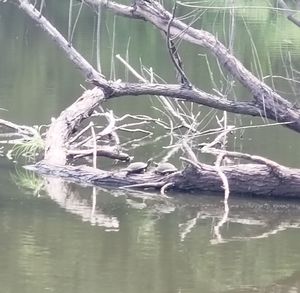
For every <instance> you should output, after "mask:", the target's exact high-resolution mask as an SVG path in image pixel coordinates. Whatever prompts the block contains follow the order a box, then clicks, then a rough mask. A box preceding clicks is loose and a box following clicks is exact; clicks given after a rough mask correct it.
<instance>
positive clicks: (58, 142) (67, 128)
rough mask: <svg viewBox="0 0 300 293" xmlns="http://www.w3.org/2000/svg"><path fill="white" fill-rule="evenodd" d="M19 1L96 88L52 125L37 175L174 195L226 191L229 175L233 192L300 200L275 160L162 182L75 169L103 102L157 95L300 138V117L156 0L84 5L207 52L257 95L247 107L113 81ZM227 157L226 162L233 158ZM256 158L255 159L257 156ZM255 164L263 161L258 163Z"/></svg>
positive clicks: (186, 173) (294, 173)
mask: <svg viewBox="0 0 300 293" xmlns="http://www.w3.org/2000/svg"><path fill="white" fill-rule="evenodd" d="M14 2H15V3H16V4H17V5H18V7H19V8H20V9H21V10H22V11H23V12H25V13H26V14H27V15H28V16H29V17H30V18H31V19H32V20H33V21H34V22H35V23H36V24H37V25H38V26H39V27H41V29H42V30H44V31H45V32H46V33H47V34H48V35H49V36H50V37H51V39H52V40H53V41H54V42H55V43H56V44H57V45H58V46H59V47H60V48H61V49H62V50H63V51H64V52H65V53H66V55H67V57H68V58H69V59H70V60H71V61H72V62H73V63H74V64H75V65H76V66H77V67H78V68H79V69H80V70H81V72H82V73H83V75H84V76H85V78H86V79H87V80H88V81H90V82H91V83H92V84H93V85H94V86H96V87H95V88H94V89H92V90H88V91H86V92H85V93H84V94H83V95H82V97H80V98H79V99H78V100H77V101H76V102H75V103H74V104H73V105H71V106H70V107H69V108H67V109H66V110H65V111H63V112H62V113H61V115H60V116H59V117H58V118H57V119H56V120H54V121H52V124H51V126H50V128H49V130H48V133H47V138H46V148H45V156H44V160H43V161H41V162H40V163H38V164H36V165H35V166H34V167H33V168H34V169H35V170H37V171H39V172H41V173H45V174H50V175H55V176H61V177H64V178H69V179H71V180H76V181H80V182H85V183H90V184H95V185H113V186H129V185H131V186H132V185H134V186H135V187H143V188H151V187H154V188H163V189H167V188H172V189H174V190H180V191H212V192H223V184H224V181H223V180H222V179H221V177H220V171H221V172H222V173H223V174H224V175H225V176H226V178H227V180H228V184H229V187H230V191H231V192H232V193H243V194H245V193H246V194H253V195H260V196H261V195H264V196H272V197H279V196H280V197H285V196H287V197H298V196H299V195H300V170H298V169H290V168H287V167H283V166H280V165H278V164H276V163H275V162H271V163H270V161H268V160H258V161H259V163H258V164H253V163H250V164H238V165H231V166H220V168H219V169H220V170H219V171H218V170H217V168H216V167H215V166H210V165H206V164H201V163H199V162H197V163H195V164H191V165H188V166H187V167H186V168H185V169H184V170H181V171H179V172H176V173H174V174H171V175H168V176H161V175H157V174H155V173H154V172H152V171H151V170H150V171H149V172H146V173H144V174H132V175H127V174H126V172H124V171H122V170H121V171H120V172H118V171H117V172H107V171H102V170H99V169H96V168H91V167H86V166H77V167H74V166H70V165H68V164H69V163H70V157H72V149H71V148H70V143H69V140H70V137H71V135H73V134H74V133H76V132H77V129H78V126H79V125H80V124H81V122H82V121H83V120H84V119H87V118H89V117H90V116H91V114H92V113H93V111H94V109H95V108H96V107H97V106H98V105H99V104H100V103H103V102H104V101H105V100H107V99H111V98H115V97H121V96H128V95H145V94H149V95H163V96H168V97H171V98H175V99H178V98H179V99H181V100H185V101H189V102H193V103H198V104H202V105H206V106H209V107H213V108H216V109H220V110H224V111H228V112H233V113H239V114H246V115H251V116H261V117H266V118H268V119H272V120H274V121H276V122H280V123H282V124H284V125H285V126H286V127H288V128H290V129H293V130H295V131H296V132H300V110H299V109H298V108H296V107H295V106H294V105H292V104H291V103H290V102H289V101H288V100H286V99H285V98H284V97H282V96H281V95H279V94H278V93H276V92H275V91H274V90H273V89H271V88H270V87H269V86H267V85H266V84H265V83H263V82H262V81H260V80H259V79H258V78H256V77H255V76H254V75H253V74H252V73H251V72H250V71H249V70H247V69H246V68H245V67H244V66H243V65H242V64H241V62H240V61H239V60H237V59H236V58H235V57H234V56H233V55H232V54H230V52H229V51H228V50H227V48H226V47H225V46H224V45H223V44H222V43H221V42H220V41H219V40H217V39H216V37H214V36H213V35H212V34H211V33H209V32H207V31H204V30H198V29H194V28H192V27H191V26H188V25H186V24H185V23H183V22H182V21H180V20H178V19H176V18H174V16H173V15H172V14H171V13H169V12H168V11H166V10H165V9H164V7H162V6H161V5H160V4H159V3H158V2H156V1H154V0H147V1H145V0H137V1H136V5H135V7H130V6H126V5H121V4H118V3H115V2H113V1H105V0H85V1H84V2H86V3H88V4H90V5H92V6H93V7H95V8H98V6H99V5H101V6H103V7H106V8H108V9H110V10H111V11H112V12H113V13H116V14H118V15H122V16H125V17H130V18H133V19H138V20H143V21H148V22H150V23H152V24H153V25H154V26H155V27H156V28H158V29H159V30H160V31H162V32H164V33H165V34H170V36H171V37H175V36H178V35H180V37H181V38H182V39H183V40H185V41H187V42H190V43H193V44H196V45H198V46H201V47H204V48H206V49H207V50H208V51H209V52H210V53H212V54H213V55H214V56H215V57H216V58H217V59H218V61H219V62H220V64H221V65H222V66H223V67H224V68H225V69H226V70H227V71H228V72H229V73H230V74H231V75H232V76H233V77H234V78H235V79H236V80H238V81H239V82H240V83H241V84H242V85H243V86H244V87H245V88H246V89H248V90H249V92H250V93H251V96H252V100H250V101H248V102H239V101H235V100H233V99H232V100H230V99H225V98H224V97H222V96H218V95H212V94H209V93H206V92H204V91H202V90H200V89H198V88H197V87H196V86H194V85H191V86H190V87H185V86H184V85H182V84H181V85H180V84H179V85H178V84H153V83H145V84H141V83H124V82H116V81H108V80H106V78H105V77H104V76H103V75H101V74H100V73H99V72H98V71H97V70H95V69H94V68H93V66H91V65H90V64H89V63H88V62H87V61H86V60H85V59H84V58H83V57H82V56H81V55H80V54H79V53H78V52H77V51H76V50H75V48H74V47H73V46H72V45H71V44H69V42H68V41H67V40H66V39H65V38H64V37H63V36H62V35H61V34H60V33H59V32H58V31H57V30H56V29H55V27H53V26H52V24H51V23H50V22H49V21H48V20H47V19H46V18H45V17H43V16H41V15H40V12H39V11H37V10H36V9H35V8H34V7H33V6H32V5H31V4H30V3H29V2H28V1H23V0H18V1H14ZM97 152H98V150H97ZM97 152H94V153H97ZM99 152H100V151H99ZM223 155H224V156H226V153H224V154H223ZM109 156H110V155H109ZM111 157H114V158H117V159H120V160H127V159H128V158H129V156H128V155H127V154H123V153H121V151H120V150H118V149H115V150H114V151H112V152H111ZM249 159H250V160H252V158H251V157H250V158H249ZM254 161H257V160H255V159H254ZM195 165H196V166H195Z"/></svg>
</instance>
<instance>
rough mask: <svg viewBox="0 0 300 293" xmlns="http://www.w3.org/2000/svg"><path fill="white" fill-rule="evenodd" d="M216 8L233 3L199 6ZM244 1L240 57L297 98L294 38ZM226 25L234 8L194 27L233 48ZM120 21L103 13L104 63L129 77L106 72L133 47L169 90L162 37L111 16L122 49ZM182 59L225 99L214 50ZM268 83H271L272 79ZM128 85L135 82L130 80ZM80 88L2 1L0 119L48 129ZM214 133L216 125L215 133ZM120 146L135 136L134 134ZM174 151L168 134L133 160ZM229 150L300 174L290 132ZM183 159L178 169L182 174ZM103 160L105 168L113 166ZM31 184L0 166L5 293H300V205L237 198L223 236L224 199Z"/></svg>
mask: <svg viewBox="0 0 300 293" xmlns="http://www.w3.org/2000/svg"><path fill="white" fill-rule="evenodd" d="M46 2H47V9H46V13H47V15H48V16H49V18H50V19H51V21H52V22H53V23H55V24H56V25H57V27H58V28H59V29H60V30H61V31H62V32H63V33H64V34H66V32H67V17H66V16H67V11H68V2H67V1H46ZM212 2H214V5H215V6H224V2H226V1H201V2H199V3H200V4H201V5H202V6H208V5H209V3H212ZM235 2H237V1H235ZM254 2H255V4H254ZM287 2H288V1H287ZM293 3H294V2H293V1H289V4H291V5H292V4H293ZM227 5H228V6H231V5H232V1H227ZM236 5H240V6H242V5H247V6H251V5H257V6H258V7H257V8H255V9H251V7H248V8H247V9H236V10H235V26H234V42H233V43H234V46H233V51H234V52H235V55H236V56H238V57H239V58H240V60H241V61H242V62H243V63H244V64H245V65H246V66H247V68H249V69H251V71H253V72H254V73H255V74H256V75H257V76H260V77H261V78H262V77H264V78H265V81H266V82H267V83H269V84H270V85H272V86H273V85H274V86H275V88H276V89H277V90H278V91H279V92H280V93H282V94H283V95H284V96H285V97H287V98H289V99H290V100H291V101H293V102H296V101H297V94H298V92H299V87H298V86H297V84H296V85H295V84H294V85H292V84H291V83H290V82H289V81H288V80H287V79H281V78H276V76H280V75H284V76H287V75H288V77H290V78H292V77H293V78H297V77H298V75H297V70H298V71H299V70H300V69H299V64H300V54H299V52H300V38H299V28H298V27H296V26H295V25H293V24H291V23H290V22H288V21H287V20H286V19H285V17H284V16H282V15H280V14H277V13H276V12H275V11H272V10H270V9H265V8H263V7H262V6H264V5H266V1H246V0H245V1H238V4H237V3H236ZM76 7H77V8H78V6H76ZM180 9H181V10H179V12H181V13H183V9H182V8H180ZM94 22H95V16H94V14H93V13H91V12H90V10H89V9H87V8H84V9H83V11H82V14H81V16H80V18H79V22H78V27H77V30H76V33H75V36H74V42H73V43H74V46H76V48H79V49H80V51H81V52H82V53H83V54H84V56H85V57H86V58H87V59H88V60H90V61H91V62H95V60H96V54H95V40H93V31H94ZM229 22H230V17H229V10H222V9H214V10H208V11H207V12H206V13H205V14H203V15H202V16H201V17H200V19H199V20H198V21H197V22H196V23H195V26H197V27H203V28H205V29H207V30H208V31H214V32H216V33H217V34H218V38H219V39H221V40H222V41H223V42H224V43H226V44H228V31H227V30H226V29H224V27H225V26H227V25H228V24H229ZM113 24H114V18H113V16H112V14H109V13H108V14H106V13H103V14H102V23H101V28H102V30H101V60H102V64H101V65H102V70H103V73H104V74H105V75H106V76H107V77H109V76H110V75H112V76H113V75H115V77H116V78H122V79H124V78H125V79H126V76H127V75H125V77H124V74H125V73H126V72H125V69H124V67H123V66H122V65H121V64H120V63H119V62H118V61H117V60H115V66H114V68H115V70H111V55H112V48H113V49H114V54H120V55H121V56H122V57H125V55H126V47H127V45H128V39H129V38H130V42H129V60H130V64H131V65H132V66H134V67H135V68H140V66H141V63H142V64H143V65H144V66H146V67H150V66H151V67H152V68H153V70H154V71H155V72H156V73H157V74H158V75H160V76H161V77H162V78H163V79H165V80H166V81H168V82H174V81H175V77H174V72H173V70H172V67H171V63H170V60H169V56H168V54H167V50H166V48H165V41H163V40H162V38H161V35H160V34H159V33H158V32H157V31H156V30H155V29H153V28H152V27H151V26H148V25H147V24H146V23H144V22H133V21H129V20H126V19H122V18H115V27H116V30H115V35H116V38H115V42H114V46H113V43H112V42H113V41H112V39H111V32H112V31H113ZM249 32H250V33H251V34H249ZM252 44H255V46H256V49H254V47H253V46H252ZM181 52H182V57H183V59H184V61H185V62H184V63H185V69H186V72H187V73H188V75H189V77H190V78H191V80H193V81H194V82H195V83H197V84H198V86H201V88H203V89H205V90H207V91H209V92H214V90H213V88H215V89H216V87H217V90H219V91H222V90H224V88H222V86H223V84H224V77H222V75H221V74H220V73H218V66H217V64H216V63H215V62H214V60H213V58H211V57H208V62H209V65H210V67H211V68H212V69H213V72H214V74H215V75H214V83H213V82H212V81H211V78H210V77H211V76H209V73H208V65H207V64H208V63H207V62H206V59H205V58H204V57H203V54H204V53H206V52H205V51H203V50H199V49H198V48H195V47H194V46H188V45H186V44H182V46H181ZM199 54H200V55H199ZM289 60H291V63H292V64H293V68H294V69H295V71H293V72H291V70H290V67H289V66H288V65H289ZM269 75H273V76H274V78H273V82H272V80H271V79H270V78H269V77H268V76H269ZM128 79H129V80H132V81H135V78H134V77H133V76H132V75H130V74H129V75H128ZM199 81H200V82H199ZM80 84H82V85H84V86H85V87H88V86H89V85H88V84H86V83H85V81H84V78H83V77H82V76H81V75H80V73H79V72H78V71H77V70H76V69H75V68H74V66H73V65H72V64H71V63H69V62H68V61H67V60H66V58H65V56H64V54H63V53H62V52H60V51H59V50H58V49H57V48H56V47H55V46H54V45H53V44H52V43H51V42H50V41H49V40H48V39H47V37H46V36H45V35H44V34H43V33H41V32H40V30H39V29H38V28H36V27H35V26H34V25H33V24H32V23H31V21H30V20H29V19H28V18H27V17H24V15H22V13H20V12H19V11H18V10H17V9H16V7H14V6H13V5H8V4H3V3H0V108H5V109H7V111H1V112H0V116H1V118H4V119H9V120H12V121H14V122H16V123H21V124H28V125H34V124H48V123H49V121H50V119H51V117H56V116H57V115H59V113H60V112H61V111H62V110H63V109H64V108H65V107H66V106H68V105H70V104H71V103H72V102H73V101H74V100H75V99H76V98H77V97H79V96H80V95H81V93H82V89H81V87H80ZM232 94H233V92H232ZM235 95H236V97H237V98H239V99H245V98H247V96H248V93H247V92H246V91H245V90H243V89H242V88H241V87H240V86H238V84H237V85H236V87H235ZM153 105H154V106H158V105H159V103H158V102H157V101H156V100H155V99H151V98H149V97H128V98H122V99H116V100H112V101H110V102H108V103H107V104H105V107H107V108H109V109H113V110H114V112H115V113H116V114H118V115H122V114H125V113H140V114H148V115H154V116H155V115H158V114H157V112H156V111H155V110H154V109H153V107H152V106H153ZM194 110H195V111H201V112H203V115H205V113H207V112H208V109H206V108H205V107H199V108H195V109H194ZM234 118H236V123H237V125H239V126H246V125H250V124H253V123H254V124H265V121H262V120H261V119H252V118H249V117H243V118H242V119H240V118H239V117H236V116H233V115H229V119H230V123H233V121H234ZM206 123H207V121H204V122H203V126H204V124H206ZM213 125H215V122H213V121H212V122H211V124H209V125H208V126H207V127H209V126H213ZM161 134H165V131H164V130H162V129H156V130H155V135H161ZM129 138H130V137H129ZM121 139H124V140H128V134H124V135H122V136H121ZM169 142H170V141H169V138H166V139H162V140H159V141H157V142H155V143H149V144H147V145H145V146H141V147H138V148H135V149H131V150H130V152H131V154H132V155H134V156H135V157H136V159H143V158H144V157H145V156H146V157H150V156H157V154H158V153H160V152H162V154H165V153H166V150H165V149H163V146H166V145H168V144H169ZM232 147H234V148H235V149H236V150H243V151H246V152H250V153H253V154H257V155H263V156H267V157H268V158H270V159H273V160H276V161H278V162H280V163H283V164H286V165H288V166H294V167H299V166H300V158H299V156H298V155H297V153H298V149H299V147H300V139H299V135H295V133H293V132H292V131H290V130H287V129H285V128H283V127H268V128H260V129H249V130H245V131H243V132H242V133H239V135H238V136H236V138H235V140H234V141H233V142H232ZM178 156H179V154H178V155H176V156H174V157H173V158H172V160H173V161H174V162H175V163H176V164H178V166H179V167H180V164H181V163H179V161H178ZM204 159H206V158H204ZM99 162H100V164H101V163H102V160H100V161H99ZM103 164H104V165H105V167H106V168H109V167H110V164H111V162H108V161H103ZM25 175H26V174H25ZM25 175H24V171H23V170H22V168H21V164H17V163H15V162H13V161H11V160H8V159H7V158H6V157H1V156H0V186H1V190H0V293H26V292H30V293H35V292H67V293H68V292H70V293H71V292H72V293H75V292H86V293H89V292H114V293H117V292H128V293H134V292H143V293H146V292H149V293H150V292H158V293H167V292H170V293H171V292H172V293H173V292H178V293H179V292H298V291H299V289H300V253H299V246H298V245H299V241H300V232H299V227H300V202H297V201H296V202H284V201H271V200H266V199H253V198H231V199H230V202H229V207H230V212H229V216H228V221H227V223H226V224H225V225H224V226H223V227H222V228H221V229H220V231H219V232H220V233H219V236H218V237H216V235H215V234H214V233H213V231H214V227H215V226H216V225H217V223H218V222H219V221H220V219H221V218H222V216H223V203H222V197H221V196H216V195H209V194H201V195H200V194H193V195H184V194H172V195H171V197H170V198H162V197H160V196H159V195H158V194H156V193H142V192H125V191H121V190H118V189H112V190H106V189H101V188H97V189H94V190H93V188H92V187H84V186H79V185H76V184H73V183H66V182H63V181H62V180H60V179H55V178H46V179H42V178H40V183H41V184H43V188H41V189H38V190H36V191H34V190H33V189H30V188H25V187H24V178H25V177H24V176H25ZM26 176H32V175H30V174H29V173H28V174H27V175H26ZM22 179H23V181H22Z"/></svg>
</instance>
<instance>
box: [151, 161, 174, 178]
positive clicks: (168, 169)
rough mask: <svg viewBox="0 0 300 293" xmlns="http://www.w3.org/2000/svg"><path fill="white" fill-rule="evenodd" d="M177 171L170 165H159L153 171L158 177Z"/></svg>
mask: <svg viewBox="0 0 300 293" xmlns="http://www.w3.org/2000/svg"><path fill="white" fill-rule="evenodd" d="M177 171H178V169H177V168H176V167H175V166H174V165H173V164H171V163H159V164H158V165H157V167H156V169H155V170H154V172H155V173H156V174H159V175H168V174H171V173H175V172H177Z"/></svg>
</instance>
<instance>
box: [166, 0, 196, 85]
mask: <svg viewBox="0 0 300 293" xmlns="http://www.w3.org/2000/svg"><path fill="white" fill-rule="evenodd" d="M176 8H177V1H176V0H175V2H174V6H173V11H172V17H171V18H170V20H169V23H168V27H167V32H166V38H167V47H168V51H169V54H170V57H171V60H172V62H173V64H174V66H175V68H176V70H177V73H178V75H179V76H180V81H181V83H182V84H183V86H185V87H187V88H192V84H191V82H190V81H189V80H188V78H187V76H186V74H185V73H184V71H183V68H182V61H181V58H180V56H179V54H178V51H177V49H176V46H175V44H174V42H173V40H171V38H170V36H171V33H170V28H171V25H172V22H173V20H174V18H175V13H176Z"/></svg>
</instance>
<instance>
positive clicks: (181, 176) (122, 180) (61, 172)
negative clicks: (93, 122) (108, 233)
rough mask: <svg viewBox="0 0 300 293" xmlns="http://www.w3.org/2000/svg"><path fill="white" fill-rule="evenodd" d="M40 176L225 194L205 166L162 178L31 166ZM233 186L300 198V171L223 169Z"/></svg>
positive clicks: (256, 193) (258, 167)
mask: <svg viewBox="0 0 300 293" xmlns="http://www.w3.org/2000/svg"><path fill="white" fill-rule="evenodd" d="M27 168H29V169H31V170H35V171H38V172H39V173H42V174H46V175H51V176H59V177H63V178H67V179H68V180H71V181H75V182H82V183H85V184H92V185H98V186H113V187H124V186H127V187H130V186H131V187H136V188H154V189H161V188H162V187H163V186H165V185H166V184H169V188H168V190H169V189H171V190H173V191H181V192H193V193H195V194H199V193H200V192H203V191H205V192H216V193H223V192H224V190H223V186H222V185H223V183H222V180H221V178H220V176H219V174H218V172H217V170H216V168H215V167H214V166H210V165H206V164H201V165H200V168H195V167H192V166H187V167H186V168H185V169H184V170H182V171H178V172H176V173H174V174H170V175H164V176H163V175H158V174H155V173H154V172H153V170H151V169H150V170H149V171H147V172H146V173H143V174H130V175H127V172H126V171H124V169H123V170H122V169H121V170H119V171H114V172H111V171H109V172H108V171H103V170H100V169H95V168H91V167H87V166H77V167H74V166H54V165H53V166H51V165H49V164H44V163H43V162H40V163H38V164H37V165H35V166H28V167H27ZM221 170H222V172H223V173H224V174H225V175H226V177H227V179H228V183H229V188H230V192H231V194H236V195H239V194H243V195H247V194H248V195H253V196H262V197H266V196H267V197H273V198H299V197H300V169H291V168H283V169H282V172H280V174H279V173H278V172H274V171H273V170H272V168H270V166H267V165H263V164H239V165H232V166H223V167H221Z"/></svg>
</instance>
